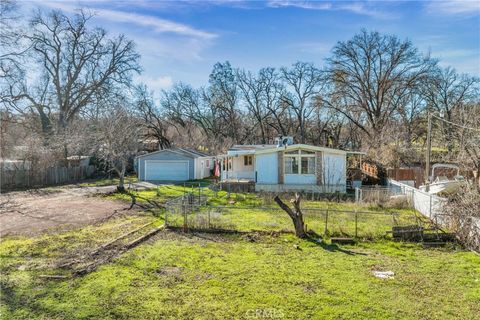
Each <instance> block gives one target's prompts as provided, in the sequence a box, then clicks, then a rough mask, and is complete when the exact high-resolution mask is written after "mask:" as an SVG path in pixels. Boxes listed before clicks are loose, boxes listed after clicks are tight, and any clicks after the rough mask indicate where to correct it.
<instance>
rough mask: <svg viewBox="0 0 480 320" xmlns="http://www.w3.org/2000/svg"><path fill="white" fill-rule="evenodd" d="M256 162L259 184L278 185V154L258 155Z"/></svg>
mask: <svg viewBox="0 0 480 320" xmlns="http://www.w3.org/2000/svg"><path fill="white" fill-rule="evenodd" d="M254 160H255V170H256V172H257V183H266V184H276V183H278V154H277V153H276V152H274V153H267V154H258V155H256V156H255V159H254Z"/></svg>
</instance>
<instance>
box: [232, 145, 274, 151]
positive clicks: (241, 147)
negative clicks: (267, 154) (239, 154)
mask: <svg viewBox="0 0 480 320" xmlns="http://www.w3.org/2000/svg"><path fill="white" fill-rule="evenodd" d="M276 146H277V145H276V144H244V145H241V144H236V145H234V146H232V147H231V148H230V149H228V150H229V151H230V150H232V151H234V150H258V149H266V148H275V147H276Z"/></svg>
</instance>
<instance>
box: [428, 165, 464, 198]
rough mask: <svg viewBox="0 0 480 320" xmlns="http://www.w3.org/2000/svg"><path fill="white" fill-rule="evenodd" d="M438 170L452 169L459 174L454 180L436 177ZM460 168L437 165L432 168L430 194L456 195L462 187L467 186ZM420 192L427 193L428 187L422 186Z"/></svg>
mask: <svg viewBox="0 0 480 320" xmlns="http://www.w3.org/2000/svg"><path fill="white" fill-rule="evenodd" d="M438 168H451V169H456V170H457V172H456V174H455V177H454V178H453V180H450V179H448V178H447V177H446V176H435V169H438ZM459 171H460V168H459V167H458V166H456V165H453V164H442V163H437V164H434V165H433V166H432V175H431V176H430V177H429V180H430V181H431V182H430V185H429V191H428V192H429V193H430V194H451V193H455V192H456V191H457V190H458V189H460V187H461V186H462V185H464V184H465V178H464V177H463V176H461V175H459ZM420 190H422V191H427V190H426V186H425V185H423V186H420Z"/></svg>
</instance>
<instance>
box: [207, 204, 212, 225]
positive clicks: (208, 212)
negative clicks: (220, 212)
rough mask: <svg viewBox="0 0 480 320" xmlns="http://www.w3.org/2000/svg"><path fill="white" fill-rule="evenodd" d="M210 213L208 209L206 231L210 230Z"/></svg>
mask: <svg viewBox="0 0 480 320" xmlns="http://www.w3.org/2000/svg"><path fill="white" fill-rule="evenodd" d="M211 211H212V210H210V209H208V229H210V228H211V226H210V212H211Z"/></svg>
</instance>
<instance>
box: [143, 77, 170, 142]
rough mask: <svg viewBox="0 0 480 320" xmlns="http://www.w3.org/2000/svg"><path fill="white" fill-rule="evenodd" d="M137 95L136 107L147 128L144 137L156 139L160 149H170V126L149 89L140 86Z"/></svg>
mask: <svg viewBox="0 0 480 320" xmlns="http://www.w3.org/2000/svg"><path fill="white" fill-rule="evenodd" d="M136 95H137V101H136V107H137V110H138V113H139V115H140V117H141V118H142V120H143V122H142V125H143V127H144V128H145V134H144V137H145V138H154V139H156V140H157V141H158V147H159V148H160V149H166V148H169V147H170V146H171V143H170V140H169V139H168V137H167V128H168V124H167V122H166V121H165V119H164V116H163V114H162V112H161V111H160V110H159V108H158V106H157V105H156V104H155V102H154V100H153V98H152V96H151V94H150V93H149V92H148V89H147V88H146V87H145V86H139V87H137V89H136Z"/></svg>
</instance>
